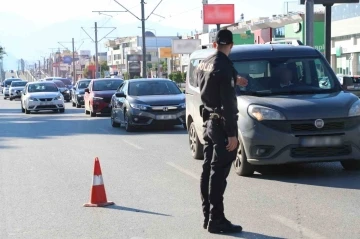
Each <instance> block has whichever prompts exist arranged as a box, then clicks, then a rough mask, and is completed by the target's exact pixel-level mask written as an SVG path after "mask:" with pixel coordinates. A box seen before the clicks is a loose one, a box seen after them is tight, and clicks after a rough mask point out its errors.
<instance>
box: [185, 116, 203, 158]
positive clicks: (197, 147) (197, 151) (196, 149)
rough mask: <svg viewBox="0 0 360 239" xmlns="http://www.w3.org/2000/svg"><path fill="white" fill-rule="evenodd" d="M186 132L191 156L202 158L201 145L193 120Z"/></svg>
mask: <svg viewBox="0 0 360 239" xmlns="http://www.w3.org/2000/svg"><path fill="white" fill-rule="evenodd" d="M188 134H189V144H190V149H191V154H192V157H193V158H194V159H204V152H203V145H202V144H201V142H200V140H199V137H198V136H197V133H196V129H195V123H194V122H192V123H191V124H190V127H189V131H188Z"/></svg>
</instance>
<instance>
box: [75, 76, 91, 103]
mask: <svg viewBox="0 0 360 239" xmlns="http://www.w3.org/2000/svg"><path fill="white" fill-rule="evenodd" d="M90 81H91V80H90V79H83V80H79V81H78V82H76V84H75V86H74V88H73V89H72V91H71V101H72V106H74V107H75V106H76V108H81V106H83V105H84V94H85V89H86V88H88V86H89V83H90Z"/></svg>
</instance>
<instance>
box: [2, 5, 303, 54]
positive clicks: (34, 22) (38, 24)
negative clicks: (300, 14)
mask: <svg viewBox="0 0 360 239" xmlns="http://www.w3.org/2000/svg"><path fill="white" fill-rule="evenodd" d="M117 1H118V2H119V3H120V4H122V5H123V6H125V7H126V8H127V9H128V10H130V11H131V12H132V13H134V15H136V16H137V17H140V13H141V8H140V6H141V5H140V0H137V1H134V0H117ZM255 1H256V4H254V2H255ZM137 2H138V3H137ZM145 2H146V5H145V16H146V17H147V16H148V15H149V14H150V13H151V11H152V10H153V9H154V7H155V6H156V5H157V4H158V3H159V2H160V0H145ZM208 3H209V4H212V3H217V4H225V3H227V4H235V16H236V17H235V18H236V19H235V20H237V19H239V18H240V14H241V13H243V14H244V16H245V20H250V19H253V18H257V17H269V16H271V15H273V14H283V13H284V11H285V6H286V5H288V8H289V10H292V11H296V10H303V9H304V8H303V6H299V5H298V0H289V1H284V0H271V1H270V0H209V1H208ZM258 6H261V8H259V7H258ZM104 10H106V11H123V10H124V9H123V8H122V7H121V6H120V5H119V4H117V3H116V2H115V1H114V0H101V1H99V0H62V1H49V0H31V1H29V0H11V1H5V2H4V3H2V5H1V8H0V23H1V24H0V45H2V46H3V47H5V48H6V50H7V52H8V53H10V55H11V56H12V57H15V58H25V59H29V60H35V59H38V58H39V57H40V56H43V55H47V54H49V53H50V52H51V51H52V50H51V49H49V48H55V47H59V44H58V41H64V40H66V41H67V42H70V41H71V38H72V37H75V38H76V39H86V38H88V36H87V35H86V34H85V33H84V31H83V30H82V29H81V26H83V27H84V29H85V30H86V31H87V32H89V33H90V34H91V33H92V31H93V29H91V27H92V26H93V24H94V21H97V22H98V25H99V26H102V27H117V29H116V30H115V31H114V32H113V33H112V34H110V35H109V37H118V36H127V35H140V34H141V29H138V28H137V27H138V26H141V22H140V21H139V19H137V18H136V17H134V16H133V15H131V14H130V13H127V12H120V13H106V14H107V15H99V14H98V13H93V12H92V11H104ZM201 10H202V0H181V1H179V0H163V1H162V2H161V3H160V5H159V7H158V8H157V9H156V10H155V12H154V13H156V14H157V15H158V16H157V15H151V16H150V17H149V19H148V20H147V21H146V27H147V28H148V29H149V30H150V29H155V32H157V35H176V33H177V32H179V33H180V34H186V33H188V34H190V33H191V31H193V32H194V31H195V30H201V29H202V19H201ZM104 14H105V13H104ZM108 15H110V16H108ZM160 16H161V17H160ZM4 22H6V24H4ZM9 23H11V24H9ZM80 23H81V26H80V25H79V24H80ZM57 27H58V28H59V29H61V35H59V36H57V35H56V36H55V34H54V32H53V31H54V30H56V28H57ZM212 27H214V28H215V26H211V28H212ZM63 29H66V30H63ZM109 30H110V29H106V28H104V29H100V30H99V35H101V34H103V35H105V34H106V33H107V32H109ZM55 37H58V39H55ZM80 42H81V41H80ZM66 44H67V45H66V46H67V47H69V46H71V45H69V44H68V43H66ZM63 45H64V44H63ZM93 48H94V47H93V44H92V42H91V40H90V39H87V40H85V43H84V44H82V45H81V47H80V49H84V50H91V51H92V53H93V52H94V49H93ZM77 50H78V49H77ZM99 51H106V48H105V47H104V44H102V43H100V44H99ZM4 61H6V58H5V60H4Z"/></svg>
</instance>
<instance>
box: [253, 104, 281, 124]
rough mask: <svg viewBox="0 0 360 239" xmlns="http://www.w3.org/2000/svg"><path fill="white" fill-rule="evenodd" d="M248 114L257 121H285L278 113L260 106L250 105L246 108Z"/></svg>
mask: <svg viewBox="0 0 360 239" xmlns="http://www.w3.org/2000/svg"><path fill="white" fill-rule="evenodd" d="M248 114H249V115H250V116H251V117H252V118H254V119H256V120H258V121H262V120H285V119H286V118H285V116H284V115H283V114H282V113H280V112H279V111H277V110H274V109H271V108H268V107H265V106H261V105H250V106H249V108H248Z"/></svg>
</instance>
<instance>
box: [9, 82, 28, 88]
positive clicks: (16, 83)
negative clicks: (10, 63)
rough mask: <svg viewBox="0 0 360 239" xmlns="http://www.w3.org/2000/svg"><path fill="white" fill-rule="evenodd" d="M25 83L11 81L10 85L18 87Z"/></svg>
mask: <svg viewBox="0 0 360 239" xmlns="http://www.w3.org/2000/svg"><path fill="white" fill-rule="evenodd" d="M26 84H27V82H26V81H13V82H11V87H20V86H25V85H26Z"/></svg>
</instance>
